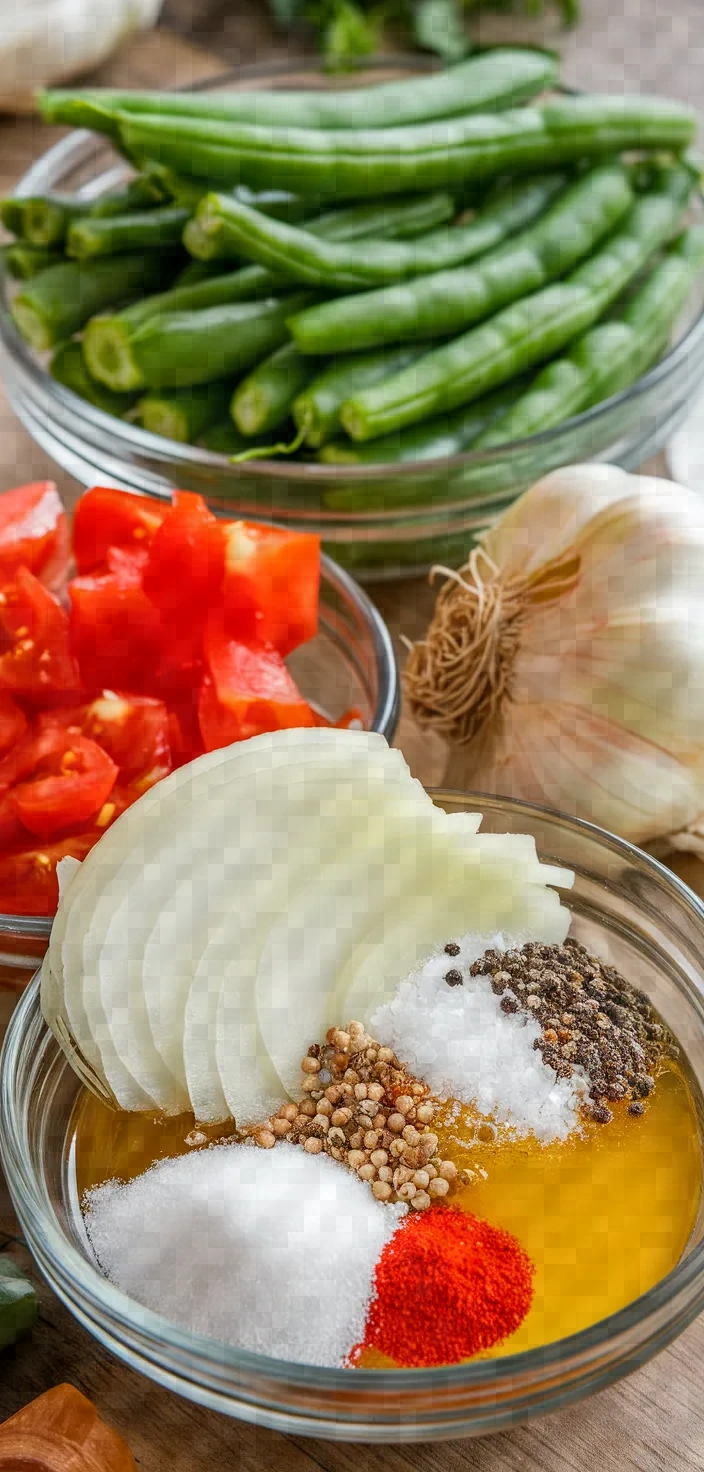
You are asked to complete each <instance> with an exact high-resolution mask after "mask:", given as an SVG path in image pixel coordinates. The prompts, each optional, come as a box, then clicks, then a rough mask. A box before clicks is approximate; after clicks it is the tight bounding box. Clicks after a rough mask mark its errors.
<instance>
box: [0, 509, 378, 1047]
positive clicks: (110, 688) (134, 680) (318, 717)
mask: <svg viewBox="0 0 704 1472" xmlns="http://www.w3.org/2000/svg"><path fill="white" fill-rule="evenodd" d="M399 699H400V697H399V681H398V671H397V665H396V660H395V656H394V651H393V646H392V643H391V638H390V635H389V632H388V630H387V628H386V625H385V624H384V622H383V620H382V618H381V616H380V614H379V613H378V612H377V610H376V609H375V608H374V606H373V604H372V603H371V601H370V600H369V598H368V597H367V596H366V594H365V593H364V592H363V591H362V589H361V588H360V587H359V586H358V584H357V583H355V581H354V580H353V579H352V578H351V577H350V575H349V574H348V573H347V572H345V571H344V570H343V569H342V568H340V567H338V566H337V564H336V563H334V562H332V561H331V560H330V559H329V558H327V557H326V556H324V555H322V554H321V552H320V541H319V538H318V536H317V535H316V534H314V533H308V534H305V535H302V534H300V533H298V532H293V531H290V530H287V529H285V528H280V527H272V526H264V525H260V524H255V523H249V522H245V521H242V520H226V519H223V518H218V517H216V516H214V515H213V513H212V512H211V511H210V510H209V509H208V508H207V506H206V504H205V502H204V501H203V500H202V498H201V497H200V496H198V495H196V494H194V493H192V492H188V491H183V492H175V493H174V497H173V501H172V502H171V503H169V502H167V501H164V500H162V499H157V498H154V497H148V496H139V495H134V494H132V493H130V492H127V491H122V490H117V489H112V488H109V487H95V488H93V489H92V490H89V491H87V492H86V493H85V494H84V495H83V496H82V497H81V499H80V500H79V502H78V506H77V508H76V511H75V514H74V517H73V523H72V524H71V523H70V521H69V518H68V516H67V513H66V511H65V509H64V507H63V505H62V502H61V498H60V496H59V494H58V491H57V489H56V486H54V485H53V483H51V482H42V483H37V484H33V485H27V486H20V487H18V488H16V489H15V490H11V491H6V492H5V493H4V494H2V495H0V998H2V994H3V992H4V993H5V994H6V998H5V999H6V1000H7V994H9V993H16V992H17V991H18V990H19V989H20V988H21V987H22V986H23V985H24V984H25V983H26V982H27V981H28V980H29V978H30V976H31V974H32V972H33V971H34V970H35V969H36V965H37V961H38V960H39V959H40V958H41V956H42V955H43V954H44V951H45V949H46V944H47V940H48V936H49V932H50V929H51V923H52V917H53V914H54V912H55V909H56V904H57V901H58V883H59V878H60V869H59V872H58V876H57V865H58V864H59V861H60V860H61V859H62V858H64V857H70V858H73V859H78V860H80V859H82V858H84V857H85V854H86V853H87V852H88V850H89V849H90V848H91V847H92V846H93V844H95V843H96V842H97V841H98V839H99V838H100V836H101V834H102V833H103V832H104V831H105V829H106V828H107V827H108V826H110V824H112V823H113V822H116V821H117V819H118V818H119V817H120V814H121V813H122V812H124V811H125V809H126V808H128V807H129V806H130V805H131V804H132V803H133V802H135V801H136V800H137V799H138V798H139V797H141V796H142V795H143V794H144V793H145V792H146V791H148V790H149V788H151V787H152V786H154V784H155V783H156V782H158V781H160V780H162V779H163V778H165V777H167V776H168V775H169V774H170V773H171V772H173V771H174V770H176V769H177V768H178V767H180V766H183V765H184V763H186V762H189V761H192V760H194V759H195V758H197V757H198V756H199V755H201V754H202V753H203V752H206V751H212V750H215V749H216V748H218V747H221V746H227V745H229V744H230V743H231V742H233V741H238V740H246V739H247V738H248V737H251V736H255V735H258V734H259V733H260V732H262V731H268V730H276V729H278V728H281V727H285V726H312V725H338V726H345V725H347V726H349V725H355V726H360V727H363V728H366V729H369V730H374V731H379V732H381V734H382V735H384V736H385V737H386V738H387V739H388V740H391V739H392V737H393V735H394V731H395V727H396V722H397V719H398V711H399ZM5 1010H6V1011H7V1007H6V1008H5ZM1 1012H2V1006H1V1005H0V1014H1ZM0 1020H1V1016H0Z"/></svg>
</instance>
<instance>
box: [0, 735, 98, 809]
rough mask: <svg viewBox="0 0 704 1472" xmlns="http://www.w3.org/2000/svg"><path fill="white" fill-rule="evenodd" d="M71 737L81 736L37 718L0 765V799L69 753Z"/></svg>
mask: <svg viewBox="0 0 704 1472" xmlns="http://www.w3.org/2000/svg"><path fill="white" fill-rule="evenodd" d="M74 734H75V735H80V732H79V731H74V732H71V731H69V730H67V728H66V727H65V726H64V725H62V724H61V723H60V722H59V721H55V720H53V719H52V718H51V717H49V716H47V717H40V719H39V721H37V723H36V725H35V726H34V727H33V728H32V729H30V730H28V731H26V732H25V734H24V736H22V737H21V739H20V740H19V741H18V742H17V744H16V745H15V746H13V747H12V749H11V750H10V751H8V752H7V755H6V756H4V757H3V758H2V761H0V798H1V797H4V796H5V794H6V793H7V792H9V791H10V788H11V787H14V786H15V785H16V784H17V783H18V782H23V781H24V779H25V778H26V777H30V776H31V775H32V774H33V773H34V772H36V771H38V770H39V769H40V768H42V767H44V766H45V764H46V763H49V764H50V765H51V764H55V763H56V762H57V761H59V762H60V761H61V759H62V757H63V756H64V753H65V752H67V751H68V750H69V747H70V745H71V741H72V739H73V735H74Z"/></svg>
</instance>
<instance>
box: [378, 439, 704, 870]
mask: <svg viewBox="0 0 704 1472" xmlns="http://www.w3.org/2000/svg"><path fill="white" fill-rule="evenodd" d="M440 571H443V569H440ZM445 571H446V570H445ZM447 579H448V580H447V582H446V583H445V584H444V586H443V588H442V589H441V592H440V594H439V597H438V600H437V604H436V609H435V613H434V616H433V619H432V622H431V624H430V627H429V629H428V632H427V635H426V637H425V639H423V640H422V641H419V642H418V643H417V644H415V645H412V646H410V648H411V653H410V655H409V659H408V663H407V665H406V670H405V674H404V683H405V689H406V695H407V698H408V701H409V705H410V712H411V714H412V715H413V716H414V717H415V719H416V720H417V721H418V723H419V724H420V725H422V726H425V727H432V728H434V729H435V730H436V731H439V732H440V733H442V734H443V735H444V736H445V737H446V738H447V740H448V742H449V760H448V765H447V769H446V772H445V779H444V780H445V783H446V785H448V786H454V787H463V788H473V789H475V790H479V791H483V792H494V793H502V794H506V795H509V796H512V797H520V798H524V799H526V800H528V801H533V802H539V803H544V804H546V805H547V806H549V807H552V808H558V809H560V810H561V811H563V812H566V813H570V814H574V815H576V816H577V817H580V818H586V819H588V820H590V821H591V822H594V823H598V824H600V825H601V826H602V827H604V828H608V829H610V830H611V831H612V832H615V833H618V834H620V835H622V836H623V837H625V838H629V839H631V840H632V841H633V842H636V843H643V842H646V841H648V840H652V839H656V838H662V837H664V836H668V838H669V839H670V840H671V842H672V844H673V845H674V846H675V847H679V848H691V849H693V850H695V851H699V852H703V853H704V502H702V500H701V498H700V497H698V496H696V495H695V494H694V493H693V492H691V491H688V490H685V489H684V488H683V487H681V486H678V485H675V484H673V483H672V482H671V481H666V480H658V479H652V478H649V477H646V476H633V475H627V474H626V473H625V471H622V470H618V469H616V468H615V467H614V466H610V465H575V466H570V467H568V468H566V469H564V470H558V471H555V472H553V474H551V475H548V476H546V478H545V479H544V480H542V481H539V482H538V484H537V485H534V486H533V487H532V488H531V489H530V490H529V491H527V492H526V493H525V495H523V496H521V497H520V499H519V500H517V501H516V502H515V503H514V505H513V506H511V507H510V508H509V510H507V511H506V513H505V514H504V516H502V517H501V519H500V520H499V521H498V523H497V524H496V525H495V526H494V527H493V528H492V529H491V530H490V531H488V532H487V533H485V535H484V536H483V537H482V538H481V539H480V544H479V546H477V548H476V549H475V550H474V552H473V553H472V555H471V557H470V559H469V562H468V563H467V565H466V567H464V568H463V569H462V571H461V572H460V573H448V574H447Z"/></svg>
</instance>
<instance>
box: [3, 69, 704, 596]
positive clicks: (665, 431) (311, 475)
mask: <svg viewBox="0 0 704 1472" xmlns="http://www.w3.org/2000/svg"><path fill="white" fill-rule="evenodd" d="M423 69H424V68H423V63H422V61H421V60H420V59H419V58H418V57H417V56H416V57H412V58H404V57H400V58H398V59H395V60H394V63H393V75H396V76H408V75H413V74H414V72H415V73H417V72H418V71H419V70H423ZM425 69H427V68H425ZM388 73H389V64H388V63H384V62H383V61H382V62H380V63H379V64H378V66H376V67H375V66H372V65H369V66H365V67H364V68H363V69H360V70H359V71H355V72H354V74H353V75H352V76H351V77H346V78H345V85H347V86H358V85H360V84H364V83H365V82H369V81H370V80H371V81H375V80H379V79H380V78H381V77H384V78H385V77H386V75H387V74H388ZM339 85H340V79H339V77H335V78H332V79H331V78H330V77H327V76H325V74H324V73H322V72H321V71H320V69H319V68H317V67H315V65H313V64H309V65H307V66H306V65H303V64H302V65H301V66H300V67H298V68H297V69H296V71H295V72H294V71H292V69H291V67H290V66H288V67H278V68H276V67H271V66H268V67H248V68H244V69H243V70H242V71H239V72H236V73H233V74H232V75H231V76H225V77H223V78H221V79H219V80H218V83H217V87H216V88H215V87H213V89H212V90H223V89H228V88H233V87H245V88H251V87H253V86H258V87H262V86H264V87H272V88H274V87H275V88H287V87H288V88H290V87H318V88H320V87H330V86H339ZM205 90H210V89H208V88H206V89H205ZM124 172H125V165H124V164H122V163H120V165H118V166H116V163H115V154H114V153H113V152H112V151H111V149H110V148H109V146H108V145H106V143H105V141H104V140H103V139H101V138H96V137H95V136H94V135H92V134H91V133H87V132H84V131H77V132H73V133H70V134H69V135H68V136H67V137H65V138H63V139H62V141H61V142H60V143H58V144H57V145H56V146H55V147H54V148H51V149H50V150H49V151H48V153H45V154H44V156H43V157H42V158H40V159H39V160H38V161H37V162H36V163H35V164H34V165H33V166H32V168H31V169H30V170H29V172H28V173H26V174H25V175H24V177H23V178H22V179H21V180H20V182H19V183H18V185H17V186H16V189H15V193H16V194H19V195H22V194H45V193H50V192H53V191H58V192H63V191H67V192H71V193H72V192H74V191H78V192H81V193H83V194H85V195H86V196H88V195H94V194H96V193H98V192H100V190H101V189H102V188H107V187H111V186H113V185H115V184H116V183H118V182H119V181H120V179H121V178H122V177H123V175H124ZM8 286H9V283H8V281H7V279H6V277H5V278H2V279H0V347H1V348H2V350H3V352H2V356H3V359H4V366H3V373H4V377H5V384H6V388H7V392H8V395H9V397H10V401H11V403H12V405H13V407H14V409H15V410H16V412H17V414H18V416H19V418H20V419H21V420H22V422H23V424H24V425H25V427H26V428H27V430H28V431H29V433H30V434H31V435H32V436H33V438H34V439H35V440H36V441H37V442H38V443H39V444H40V445H41V446H42V448H43V449H44V450H46V451H47V452H48V454H50V455H51V456H52V457H53V458H54V459H55V460H56V461H57V462H58V463H59V464H60V465H61V466H62V467H63V468H64V469H65V470H67V471H69V472H70V474H72V475H74V476H75V477H76V478H77V480H79V481H81V482H82V483H83V485H86V486H87V485H93V484H95V483H96V482H97V481H98V482H99V481H103V482H105V481H107V482H109V483H110V484H114V485H121V486H125V487H127V488H129V489H132V490H138V491H145V490H148V491H151V492H153V493H154V494H155V495H159V496H164V495H167V494H168V493H169V492H170V490H172V489H173V487H175V486H181V487H188V488H190V489H191V490H194V491H199V492H200V493H201V494H202V495H204V496H206V497H207V499H208V501H209V502H210V503H211V504H212V505H213V506H215V507H225V508H226V509H228V510H229V511H230V512H232V511H233V510H236V511H237V513H238V514H239V515H242V516H247V517H259V518H260V519H265V520H274V521H277V522H279V523H281V524H282V525H286V526H291V527H297V528H299V529H301V530H309V531H310V530H316V531H319V532H320V533H321V535H322V537H323V541H324V545H325V548H326V550H327V551H328V552H329V553H330V555H331V556H332V557H335V558H336V559H337V561H338V562H340V563H341V564H342V565H343V566H344V567H346V568H348V569H349V570H350V571H352V572H354V573H355V575H356V576H357V577H360V578H363V579H364V578H380V577H384V578H392V577H398V576H400V575H405V576H409V575H411V574H412V573H416V572H423V571H425V570H426V569H427V568H428V567H429V565H430V564H431V563H433V562H444V563H446V564H449V565H454V566H459V565H460V563H461V562H463V561H464V560H465V558H466V556H467V554H468V551H469V549H470V547H471V545H472V542H473V540H474V538H475V537H476V536H477V535H478V534H479V532H481V531H482V530H484V529H485V528H486V527H487V526H488V525H489V523H490V522H491V521H492V520H493V519H494V518H495V517H496V515H497V514H498V513H499V511H500V510H501V509H502V507H504V506H505V505H506V504H507V503H508V502H509V501H511V500H513V499H514V498H515V497H516V496H517V495H518V494H519V493H520V492H521V491H523V490H525V489H527V487H528V486H529V485H531V484H532V483H533V481H535V480H537V479H539V477H540V476H541V475H544V474H546V473H547V471H549V470H552V469H554V468H556V467H557V466H559V465H567V464H570V463H574V462H584V461H589V460H601V461H611V462H612V463H613V464H616V465H620V466H622V467H623V468H624V469H626V470H634V469H636V468H637V467H638V466H639V465H642V464H643V462H644V461H645V460H647V459H648V458H649V457H650V456H652V455H654V454H656V453H657V452H658V451H659V450H661V449H662V448H663V446H664V445H665V444H666V443H667V442H668V440H669V439H670V437H671V435H672V434H673V432H674V430H675V429H676V428H677V426H678V425H679V424H680V422H681V421H682V419H683V418H684V417H685V415H686V413H687V411H688V409H689V406H690V404H691V402H692V400H693V398H694V396H695V394H696V391H697V389H698V387H699V384H700V382H701V378H702V375H703V374H704V311H702V301H703V297H704V290H702V291H695V292H693V294H692V301H691V302H690V305H689V307H688V309H687V312H686V313H685V315H684V322H683V323H682V324H680V327H679V329H678V331H677V332H676V333H675V342H676V346H675V347H673V348H672V349H671V350H670V351H669V352H668V353H666V354H665V356H664V357H663V358H662V359H661V361H660V362H659V363H658V364H657V365H656V366H655V367H654V368H652V369H651V370H650V372H649V373H647V374H646V375H645V376H644V377H643V378H641V379H640V380H639V381H638V382H637V383H636V384H634V385H633V386H632V387H631V388H629V389H626V390H624V391H623V392H622V393H619V394H616V395H614V396H613V397H612V398H610V399H608V400H606V401H605V402H604V403H603V404H599V405H598V406H597V407H596V408H594V409H590V410H588V411H587V412H585V413H583V414H579V415H577V416H576V417H575V418H573V419H570V420H568V421H567V422H566V423H565V424H561V425H559V426H558V427H557V428H555V429H551V430H547V431H545V432H544V433H542V434H537V435H533V436H531V437H530V438H529V439H526V440H521V441H516V442H515V443H514V444H510V445H507V446H502V447H501V448H499V449H498V450H492V451H490V452H489V451H485V452H478V453H477V452H475V453H472V452H471V451H470V452H468V453H464V454H461V455H454V456H452V457H449V458H446V459H443V460H434V461H426V462H424V463H422V462H416V463H413V464H406V465H379V466H378V467H376V466H373V467H370V466H359V467H354V468H351V467H340V466H328V465H319V464H315V463H312V462H311V463H307V462H297V461H294V460H291V461H287V460H285V459H279V460H259V461H251V462H249V463H247V464H244V465H231V464H230V462H229V460H228V459H227V457H226V456H224V455H216V454H213V453H211V452H209V451H206V450H201V449H197V448H195V447H194V446H188V445H181V444H177V443H175V442H174V441H172V440H166V439H162V438H160V437H159V436H157V435H153V434H147V433H146V432H145V431H144V430H142V429H140V428H138V427H137V426H136V425H134V424H129V423H127V422H125V421H123V420H119V419H115V418H113V417H112V416H111V415H108V414H104V413H103V412H102V411H101V410H99V409H95V408H93V407H92V406H91V405H90V404H87V403H85V402H84V400H82V399H80V398H78V397H77V396H76V395H75V394H73V393H71V392H70V390H68V389H65V388H63V387H62V386H61V385H60V384H57V383H55V382H54V380H53V379H52V378H51V377H50V376H49V374H48V373H47V372H46V370H45V367H44V366H43V365H42V363H41V362H40V361H39V359H38V358H37V356H36V355H35V354H34V353H33V352H32V350H31V349H30V348H29V347H28V346H27V344H26V343H25V342H24V341H23V339H22V338H21V337H20V335H19V333H18V332H17V329H16V328H15V326H14V323H13V321H12V318H11V316H10V313H9V309H8V303H9V295H8Z"/></svg>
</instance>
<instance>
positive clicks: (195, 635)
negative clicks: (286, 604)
mask: <svg viewBox="0 0 704 1472" xmlns="http://www.w3.org/2000/svg"><path fill="white" fill-rule="evenodd" d="M223 563H224V546H223V539H222V528H221V526H220V523H219V522H218V521H217V519H216V517H214V516H213V514H212V512H210V511H209V510H208V508H207V506H206V504H205V501H204V500H203V499H202V497H201V496H196V495H194V494H193V493H192V492H191V491H175V492H174V502H173V506H172V508H171V510H170V511H169V512H168V514H167V515H166V516H165V517H164V520H163V522H162V524H161V526H160V528H159V530H158V532H157V534H156V536H155V538H154V541H153V542H152V545H151V547H150V550H149V560H148V563H147V566H146V568H145V570H144V591H145V593H146V594H147V596H148V597H149V598H150V599H151V600H152V603H153V604H154V605H155V607H156V608H158V609H159V612H160V615H161V620H162V643H163V650H164V654H165V656H166V657H167V658H168V660H169V661H170V664H171V666H174V667H177V666H179V665H182V666H184V667H186V668H187V667H189V666H191V665H192V664H193V662H194V661H195V660H197V658H198V656H199V655H200V648H201V640H202V635H203V629H204V626H205V621H206V618H207V616H208V611H209V609H211V608H213V607H215V606H216V605H219V604H220V602H221V598H222V573H223ZM191 688H192V687H191Z"/></svg>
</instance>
